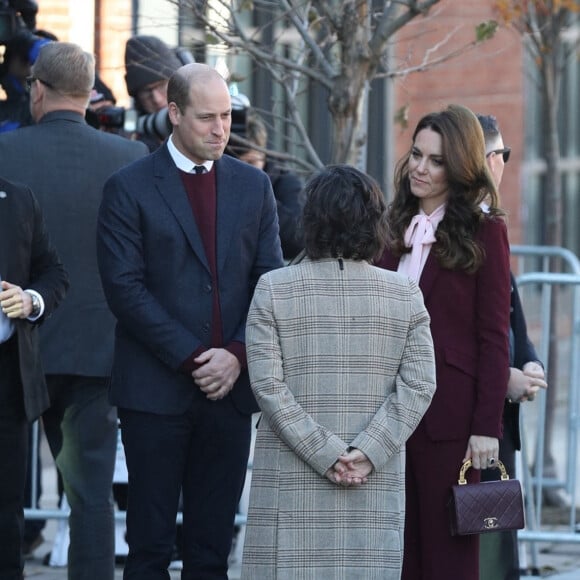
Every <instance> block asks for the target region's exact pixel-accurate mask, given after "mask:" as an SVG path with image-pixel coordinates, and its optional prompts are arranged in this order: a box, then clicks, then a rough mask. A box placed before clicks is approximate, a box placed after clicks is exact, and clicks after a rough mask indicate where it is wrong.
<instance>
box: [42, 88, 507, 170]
mask: <svg viewBox="0 0 580 580" xmlns="http://www.w3.org/2000/svg"><path fill="white" fill-rule="evenodd" d="M40 82H42V81H40ZM511 152H512V148H511V147H504V148H503V149H494V150H493V151H490V152H489V153H486V154H485V156H486V157H489V156H490V155H491V154H492V153H495V154H496V155H499V154H500V153H501V154H502V157H503V162H504V163H507V162H508V161H509V158H510V153H511Z"/></svg>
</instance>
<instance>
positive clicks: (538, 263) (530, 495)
mask: <svg viewBox="0 0 580 580" xmlns="http://www.w3.org/2000/svg"><path fill="white" fill-rule="evenodd" d="M511 252H512V255H513V256H515V257H517V261H518V264H519V269H518V271H516V280H517V284H518V287H519V288H520V293H521V294H522V303H523V307H524V312H526V313H527V314H526V317H527V319H528V325H529V323H530V320H532V322H533V323H536V324H538V325H539V329H540V339H539V341H537V340H536V341H534V342H535V346H536V349H537V351H538V355H539V357H540V359H541V360H542V361H543V363H544V366H545V369H546V373H548V371H549V369H550V365H551V364H553V361H551V360H550V356H549V352H550V349H549V347H550V337H551V336H552V334H553V333H554V332H562V335H561V336H560V337H559V340H558V353H557V356H556V357H555V358H556V361H555V362H556V363H557V367H556V368H557V385H558V386H556V385H552V386H551V385H550V384H548V389H550V388H558V389H559V390H560V389H562V388H565V393H564V397H562V401H561V403H562V404H564V402H565V419H564V420H563V421H562V422H561V423H560V424H559V426H558V428H559V429H561V430H563V431H564V434H565V436H564V437H565V442H566V444H565V448H564V447H563V446H559V447H558V449H557V453H558V454H559V456H560V458H562V454H564V455H563V465H564V470H563V471H564V473H563V476H562V477H548V476H546V474H545V465H544V457H545V451H546V428H547V425H546V418H547V394H546V392H545V391H543V390H541V391H540V392H539V394H538V396H537V399H536V402H535V403H532V405H534V406H535V407H533V406H528V404H524V405H522V406H521V422H522V425H521V426H522V456H521V459H522V461H521V464H522V484H523V487H524V492H525V496H526V528H525V529H524V530H520V532H519V533H518V540H519V542H520V545H522V543H530V547H531V555H532V565H533V566H534V567H536V568H537V560H538V551H537V550H538V548H537V542H548V543H580V533H579V532H580V525H579V523H578V521H576V513H577V509H576V508H577V504H578V501H579V498H578V485H579V481H578V469H579V465H578V444H579V436H580V406H579V405H580V395H579V393H580V390H579V389H580V380H579V379H580V376H579V373H580V365H579V361H578V357H579V355H580V350H579V349H580V260H579V259H578V257H577V256H576V255H575V254H574V253H573V252H571V251H569V250H567V249H565V248H559V247H551V246H512V248H511ZM530 262H532V263H533V268H535V269H537V270H539V271H531V272H530V271H526V263H527V264H529V263H530ZM556 262H557V263H558V268H557V269H559V270H561V272H554V271H551V269H552V267H553V265H554V264H555V263H556ZM518 272H519V273H518ZM555 288H558V289H559V291H560V294H559V296H558V299H559V301H560V305H559V306H560V308H559V309H558V312H559V313H560V317H561V308H562V303H563V302H564V301H566V304H570V305H571V306H570V309H569V311H568V310H566V312H565V320H566V322H569V331H568V332H567V333H565V332H563V331H562V330H561V329H560V328H559V325H558V320H553V319H552V310H551V301H552V296H553V293H554V289H555ZM563 291H565V292H566V296H562V292H563ZM526 293H531V294H532V295H533V296H534V302H533V307H534V309H533V312H532V310H530V307H529V305H528V308H527V309H526V305H527V304H526ZM535 299H537V300H539V308H537V307H536V302H535ZM530 314H531V315H532V316H530ZM567 353H568V354H567ZM566 354H567V356H563V355H566ZM562 375H563V376H564V379H565V382H564V380H563V379H561V378H560V377H561V376H562ZM557 394H558V393H557V392H556V396H557ZM555 403H557V401H555ZM534 414H535V415H536V419H535V429H534V430H535V448H534V449H533V452H530V450H529V447H530V444H529V442H528V441H527V440H526V437H525V429H526V426H527V425H528V423H529V422H530V420H533V415H534ZM554 427H555V425H554ZM546 488H553V489H561V490H563V491H565V492H566V494H567V495H568V498H569V501H570V506H569V512H567V515H568V517H567V519H568V522H567V524H566V525H564V524H562V525H560V526H558V529H554V528H553V527H552V525H546V524H544V523H543V522H542V511H543V508H544V505H543V501H544V500H543V498H544V494H543V491H544V490H545V489H546ZM564 509H565V510H567V509H568V508H564Z"/></svg>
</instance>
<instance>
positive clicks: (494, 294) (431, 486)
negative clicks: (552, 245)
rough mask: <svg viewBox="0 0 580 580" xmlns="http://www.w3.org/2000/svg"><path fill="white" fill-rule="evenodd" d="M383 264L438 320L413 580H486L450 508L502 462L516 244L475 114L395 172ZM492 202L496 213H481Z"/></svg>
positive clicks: (440, 124)
mask: <svg viewBox="0 0 580 580" xmlns="http://www.w3.org/2000/svg"><path fill="white" fill-rule="evenodd" d="M395 190H396V191H395V198H394V201H393V203H392V205H391V208H390V215H389V225H390V243H389V248H388V250H387V251H386V252H385V254H384V255H383V257H382V258H381V260H380V262H379V265H380V266H382V267H384V268H387V269H389V270H397V271H399V272H400V273H402V274H405V275H407V276H409V277H410V278H412V279H414V280H416V281H418V282H419V286H420V287H421V290H422V291H423V297H424V300H425V305H426V307H427V310H428V311H429V314H430V316H431V333H432V335H433V342H434V346H435V358H436V370H437V390H436V392H435V396H434V398H433V401H432V403H431V406H430V408H429V409H428V410H427V413H426V414H425V416H424V417H423V419H422V421H421V423H420V424H419V427H418V428H417V430H416V431H415V433H414V434H413V435H412V436H411V438H410V439H409V440H408V442H407V475H406V486H407V487H406V493H407V496H406V518H405V554H404V561H403V576H402V577H403V580H449V579H451V578H452V579H458V580H459V579H460V580H477V579H478V575H479V572H478V565H479V564H478V536H463V537H458V536H451V534H450V531H449V517H448V511H447V502H448V499H449V495H450V489H451V486H452V485H453V484H454V483H456V482H457V479H458V473H459V469H460V467H461V464H462V462H463V460H464V459H469V458H470V459H471V460H472V462H473V467H474V469H470V470H469V471H468V480H469V481H470V482H476V481H479V478H480V471H479V470H480V469H486V468H489V467H491V466H493V465H494V464H495V462H496V460H497V457H498V439H499V438H500V437H501V424H502V411H503V402H504V398H505V395H506V389H507V382H508V368H509V359H508V340H507V337H508V328H509V308H510V277H509V276H510V274H509V245H508V239H507V230H506V226H505V223H504V220H503V218H502V215H503V212H502V211H501V210H500V209H499V208H498V198H497V191H496V188H495V185H494V182H493V180H492V177H491V175H490V174H489V172H488V169H487V167H486V161H485V144H484V138H483V133H482V130H481V127H480V125H479V122H478V120H477V118H476V117H475V115H474V114H473V113H472V112H471V111H470V110H469V109H466V108H465V107H461V106H458V105H451V106H449V107H448V108H447V109H445V110H444V111H441V112H437V113H432V114H429V115H426V116H425V117H423V118H422V119H421V120H420V121H419V124H418V125H417V127H416V129H415V132H414V133H413V143H412V147H411V149H410V151H409V153H408V154H407V155H405V157H403V159H401V161H400V162H399V164H398V166H397V170H396V174H395ZM482 204H484V206H485V207H486V210H485V211H483V210H482V209H481V206H482Z"/></svg>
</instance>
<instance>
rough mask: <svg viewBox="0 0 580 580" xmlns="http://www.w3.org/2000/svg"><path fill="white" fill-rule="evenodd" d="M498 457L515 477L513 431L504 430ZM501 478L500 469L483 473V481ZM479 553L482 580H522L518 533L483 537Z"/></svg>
mask: <svg viewBox="0 0 580 580" xmlns="http://www.w3.org/2000/svg"><path fill="white" fill-rule="evenodd" d="M499 458H500V460H501V462H502V463H503V464H504V466H505V468H506V470H507V472H508V475H509V476H510V478H515V472H516V448H515V443H514V440H513V437H512V436H511V430H510V429H504V437H503V439H500V442H499ZM499 479H500V470H499V469H484V470H483V471H482V472H481V480H482V481H496V480H499ZM479 551H480V559H479V578H480V580H517V579H518V578H519V577H520V558H519V553H518V533H517V531H516V530H510V531H507V532H494V533H490V534H481V536H480V538H479Z"/></svg>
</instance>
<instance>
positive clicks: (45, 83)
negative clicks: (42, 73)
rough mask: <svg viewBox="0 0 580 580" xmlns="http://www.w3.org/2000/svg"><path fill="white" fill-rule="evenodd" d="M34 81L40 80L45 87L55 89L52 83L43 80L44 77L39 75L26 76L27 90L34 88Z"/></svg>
mask: <svg viewBox="0 0 580 580" xmlns="http://www.w3.org/2000/svg"><path fill="white" fill-rule="evenodd" d="M34 81H39V82H41V83H42V84H43V85H44V86H45V87H48V88H49V89H53V90H54V87H53V86H52V85H51V84H50V83H47V82H46V81H43V80H42V79H39V78H38V77H26V90H27V91H28V92H30V89H31V88H32V83H33V82H34Z"/></svg>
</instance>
